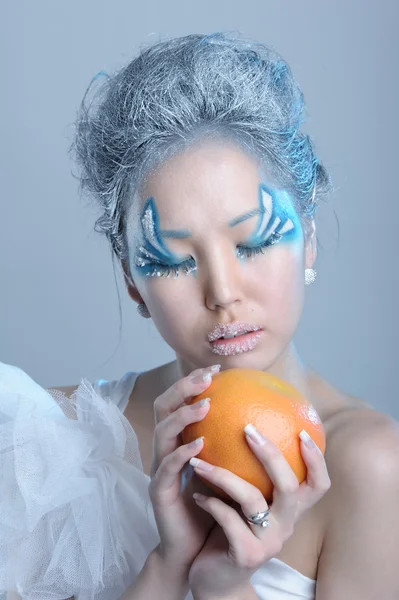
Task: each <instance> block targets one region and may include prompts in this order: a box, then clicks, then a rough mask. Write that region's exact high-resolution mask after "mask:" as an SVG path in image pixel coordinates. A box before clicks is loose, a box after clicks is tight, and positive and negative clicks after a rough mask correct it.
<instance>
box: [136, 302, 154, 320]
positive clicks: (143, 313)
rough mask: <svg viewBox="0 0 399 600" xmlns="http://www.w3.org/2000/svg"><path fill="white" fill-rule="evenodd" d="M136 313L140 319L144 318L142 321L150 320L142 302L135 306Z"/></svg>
mask: <svg viewBox="0 0 399 600" xmlns="http://www.w3.org/2000/svg"><path fill="white" fill-rule="evenodd" d="M137 312H138V313H139V315H140V316H141V317H144V319H151V315H150V313H149V310H148V308H147V307H146V305H145V304H144V302H140V304H138V305H137Z"/></svg>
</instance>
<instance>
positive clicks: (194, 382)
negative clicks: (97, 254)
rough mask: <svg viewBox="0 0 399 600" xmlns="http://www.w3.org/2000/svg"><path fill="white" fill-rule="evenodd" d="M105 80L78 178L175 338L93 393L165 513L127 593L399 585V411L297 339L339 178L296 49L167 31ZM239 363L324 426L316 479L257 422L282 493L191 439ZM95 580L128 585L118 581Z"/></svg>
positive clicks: (128, 579)
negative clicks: (327, 206)
mask: <svg viewBox="0 0 399 600" xmlns="http://www.w3.org/2000/svg"><path fill="white" fill-rule="evenodd" d="M96 84H99V86H100V87H99V91H98V93H97V94H95V96H94V98H93V99H92V100H91V101H89V100H88V96H87V97H85V99H84V102H83V104H82V108H81V112H80V115H79V118H78V121H77V133H76V141H75V144H74V150H75V154H76V157H77V159H78V162H79V164H80V167H81V170H82V176H81V181H82V187H83V189H84V190H85V191H88V192H89V193H91V194H93V195H94V197H95V198H96V199H97V200H98V201H99V202H100V205H101V207H102V211H103V214H102V216H101V218H100V219H99V221H98V224H97V225H98V229H99V230H100V231H102V232H103V233H105V234H106V235H107V237H108V239H109V241H110V244H111V247H112V250H113V252H114V253H115V256H116V257H117V258H118V260H119V261H120V264H121V266H122V269H123V272H124V277H125V281H126V285H127V289H128V292H129V294H130V296H131V298H132V299H133V300H134V301H135V302H136V303H137V304H138V310H139V313H140V315H142V316H143V317H145V318H149V317H151V318H152V319H153V320H154V323H155V325H156V327H157V329H158V330H159V332H160V333H161V335H162V337H163V338H164V339H165V341H166V342H167V343H168V344H169V345H170V346H171V347H172V348H173V349H174V351H175V353H176V360H175V361H173V362H171V363H168V364H166V365H163V366H161V367H159V368H156V369H152V370H150V371H147V372H145V373H134V372H131V373H127V374H126V375H124V376H123V377H122V379H121V380H120V381H118V382H106V381H99V382H97V383H96V385H95V386H94V391H93V392H92V393H93V394H94V396H95V394H97V395H100V396H102V397H104V398H107V397H108V398H111V400H112V402H113V404H114V405H116V406H118V407H119V408H120V410H121V411H122V412H124V415H125V417H126V419H127V420H128V422H129V423H130V425H131V426H132V429H133V430H134V431H135V433H136V435H137V438H138V444H139V448H140V451H141V458H142V462H143V468H144V473H142V474H141V475H142V478H141V483H142V481H143V479H144V480H145V482H146V483H147V485H148V483H149V500H151V503H152V508H153V511H154V516H155V521H156V527H157V530H158V533H157V535H159V539H158V538H157V535H153V534H154V530H155V523H153V526H154V527H153V530H151V532H150V529H148V536H149V537H150V539H149V540H148V543H147V546H146V542H143V543H142V546H143V547H147V550H146V552H147V554H148V556H146V557H144V558H141V559H138V557H137V556H136V560H135V561H134V560H133V561H132V560H131V561H130V563H129V560H127V563H129V565H130V567H129V568H130V571H129V569H128V572H125V575H124V578H122V575H121V573H122V570H123V569H122V568H121V569H120V571H118V574H117V575H115V579H117V578H118V577H120V580H121V581H122V579H123V586H124V587H123V589H124V595H123V598H124V600H128V599H132V600H133V599H136V598H137V599H138V598H140V599H147V598H148V599H150V598H151V599H152V598H156V597H159V596H160V595H161V594H162V597H163V598H170V599H172V598H173V599H175V598H176V599H177V598H184V597H185V596H186V595H187V594H189V593H192V595H193V597H194V598H199V599H206V600H211V599H216V598H217V599H222V598H226V599H227V598H234V599H238V598H245V599H250V598H257V597H259V598H262V599H263V598H264V599H265V600H270V599H283V598H288V597H290V598H291V597H298V598H314V597H316V596H317V598H318V599H322V600H327V599H330V598H331V599H335V598H362V600H367V599H370V600H371V599H372V598H376V597H377V594H378V597H384V598H392V599H393V598H394V597H397V594H399V577H398V574H397V569H396V561H395V558H394V556H395V546H394V544H395V543H396V542H395V539H397V535H399V522H398V518H397V508H396V507H397V501H398V499H399V474H398V469H397V465H396V460H395V456H397V455H398V450H399V437H398V431H397V427H396V423H395V422H394V421H393V420H392V419H390V418H389V417H387V416H386V415H383V414H381V413H379V412H377V411H376V410H373V409H372V408H371V407H370V406H369V405H367V404H366V403H365V402H363V401H361V400H359V399H356V398H353V397H351V396H349V395H347V394H345V393H343V392H341V391H339V390H337V389H335V388H333V387H332V386H331V385H329V384H328V383H327V382H326V381H324V380H323V379H322V378H321V377H320V376H318V375H317V374H316V373H315V372H313V371H312V370H311V369H310V368H309V367H307V366H306V365H305V364H304V363H303V362H302V361H301V359H300V357H299V356H298V354H297V352H296V349H295V346H294V343H293V336H294V333H295V331H296V328H297V325H298V322H299V319H300V316H301V312H302V306H303V301H304V284H305V283H312V282H313V281H314V279H315V277H316V273H315V271H314V270H313V266H314V263H315V260H316V230H315V222H314V215H315V211H316V207H317V204H318V203H319V202H320V200H321V199H322V198H323V197H325V196H326V194H327V193H328V191H329V188H330V183H329V177H328V175H327V173H326V170H325V169H324V167H323V166H322V165H321V163H320V162H319V161H318V159H317V158H316V157H315V155H314V149H313V146H312V143H311V141H310V140H309V138H308V137H307V136H305V135H304V134H303V133H301V131H300V129H299V127H300V124H301V122H302V115H303V110H304V104H303V97H302V94H301V92H300V90H299V88H298V86H297V84H296V83H295V81H294V79H293V77H292V74H291V72H290V70H289V68H288V66H287V65H286V64H285V62H284V61H283V60H282V59H281V58H280V57H278V56H277V55H276V54H274V53H273V52H271V51H270V50H268V49H267V48H265V47H264V46H263V45H262V44H259V43H254V42H249V41H246V40H241V39H233V38H231V37H229V36H226V35H223V34H214V35H210V36H201V35H190V36H186V37H183V38H178V39H173V40H169V41H165V42H160V43H158V44H155V45H154V46H152V47H150V48H148V49H146V50H144V51H142V52H141V53H140V55H139V56H138V57H137V58H136V59H135V60H133V61H132V62H131V63H130V64H129V65H127V66H126V67H125V68H124V69H122V70H121V71H119V72H118V73H117V74H115V75H114V76H113V77H108V76H105V77H104V78H102V77H100V78H97V79H96ZM233 336H235V337H236V339H234V340H233V339H232V337H233ZM215 362H217V363H218V364H213V363H215ZM233 367H243V368H254V369H260V370H265V371H268V372H270V373H273V374H275V375H277V376H279V377H281V378H283V379H285V380H287V381H289V382H290V383H291V384H293V385H294V386H295V387H297V388H298V389H299V390H300V391H301V392H302V393H303V394H304V395H305V396H306V397H307V398H308V400H309V401H310V402H311V403H312V404H313V406H314V407H315V409H316V410H317V412H318V414H319V416H320V418H321V420H322V422H323V425H324V428H325V431H326V436H327V450H326V454H325V457H323V456H322V454H321V453H320V452H319V451H318V450H317V448H315V447H314V444H313V445H312V440H306V436H305V437H304V438H303V439H302V441H301V451H302V454H303V457H304V460H305V462H306V464H307V467H308V476H307V480H306V481H305V482H304V483H303V484H301V485H300V486H299V485H298V482H297V480H296V477H295V476H294V474H293V472H292V471H291V469H290V468H289V466H288V464H287V463H286V461H285V460H284V458H283V457H282V455H281V454H280V453H279V451H278V450H277V449H276V448H275V447H274V445H273V444H272V443H271V442H270V441H268V440H266V439H265V438H263V437H262V436H261V435H260V434H259V432H257V431H256V430H254V428H253V426H252V424H248V426H247V427H246V429H245V432H246V437H247V441H248V444H249V446H250V448H251V449H252V451H253V452H254V454H255V455H256V456H257V457H258V458H259V460H260V461H261V462H262V463H263V465H264V467H265V470H266V471H267V472H268V473H269V475H270V477H271V478H272V480H273V482H274V486H275V487H274V495H273V503H272V505H271V506H268V505H267V503H266V501H265V499H264V498H263V496H262V495H261V493H260V492H259V490H257V489H256V488H254V487H253V486H251V485H250V484H248V483H247V482H245V481H243V480H242V479H240V478H238V477H236V476H235V475H233V474H232V473H230V472H228V471H225V470H223V469H220V468H218V467H214V466H213V465H208V464H207V463H204V462H203V461H198V460H197V459H196V458H195V457H196V455H197V454H198V453H199V452H200V450H201V448H202V447H203V443H204V441H203V440H198V441H197V443H195V444H192V445H189V446H185V445H182V443H181V437H180V434H181V431H182V430H183V429H184V427H185V426H186V425H187V424H188V423H191V422H194V421H198V420H201V419H203V418H205V416H206V414H207V413H208V411H209V410H212V407H211V404H212V402H204V403H202V404H199V405H197V406H195V410H193V409H192V408H191V407H189V406H187V405H186V404H185V402H186V401H187V400H188V399H190V398H191V397H192V396H193V395H196V394H198V393H200V392H202V391H204V390H205V389H207V387H208V386H209V385H210V382H211V379H212V375H213V374H214V373H216V372H218V371H219V370H220V369H223V370H225V369H229V368H233ZM64 391H66V392H67V393H68V394H69V393H71V392H73V391H74V388H71V389H66V390H64ZM85 391H86V395H87V394H88V395H90V393H91V392H90V390H89V392H88V391H87V388H86V390H83V391H82V390H81V391H80V392H78V393H77V392H75V399H76V398H78V397H79V393H80V395H81V396H82V397H83V396H84V393H85ZM86 399H87V398H86ZM61 405H62V403H61ZM154 412H155V419H154ZM130 435H131V432H130ZM188 463H189V464H190V465H191V467H192V468H191V469H190V468H187V464H188ZM193 472H194V473H195V472H196V473H200V474H201V476H202V477H204V478H206V479H208V480H209V481H210V482H214V483H217V485H218V486H219V487H221V488H223V489H224V490H225V491H227V492H228V494H229V495H230V496H231V497H232V498H233V500H234V502H232V503H231V504H227V503H226V502H224V501H222V500H220V499H219V498H217V497H216V496H213V495H212V494H210V492H209V490H207V488H205V486H201V484H200V482H199V480H198V478H196V477H195V476H193ZM182 474H183V475H184V479H183V481H184V482H185V483H184V485H183V486H182V487H181V483H180V482H181V476H182ZM150 478H151V481H150V482H149V479H150ZM138 479H139V476H138V475H137V481H138ZM180 487H181V489H180ZM375 489H378V495H376V494H375V493H373V492H374V490H375ZM371 490H373V491H371ZM102 493H103V494H106V493H107V491H104V490H103V492H102ZM193 494H194V495H193ZM149 500H148V502H149ZM145 501H146V500H145V499H144V501H143V504H142V505H140V504H139V503H136V505H134V508H135V511H134V513H133V512H132V510H131V506H129V510H130V516H131V523H130V524H129V523H127V524H126V527H127V528H130V532H133V533H134V534H136V533H137V528H138V527H139V524H138V521H139V517H138V515H139V514H141V513H140V511H141V510H142V509H143V506H144V504H145ZM120 504H122V503H120ZM113 506H114V510H119V508H118V506H119V505H118V504H117V503H116V504H115V505H113ZM132 506H133V505H132ZM115 507H116V508H115ZM120 510H121V511H122V508H121V509H120ZM371 511H372V512H373V515H372V518H371V519H370V518H369V517H370V515H371ZM108 512H109V514H111V517H112V514H113V513H112V511H108ZM257 513H261V514H260V519H259V522H257V520H256V518H254V517H255V516H256V515H257ZM111 517H110V518H111ZM262 524H263V526H262ZM115 527H117V524H116V525H115ZM130 532H129V535H130ZM133 533H132V535H133ZM121 535H123V534H122V533H121ZM127 537H129V536H127ZM144 537H145V536H144ZM103 543H104V547H105V545H106V542H105V541H104V542H103ZM140 543H141V542H140ZM129 544H131V541H129V539H126V546H129ZM136 544H137V545H136V546H131V547H129V548H128V547H126V548H125V550H126V555H127V554H129V551H130V554H131V553H132V551H133V550H135V549H136V548H138V545H139V542H138V541H137V542H136ZM122 549H123V546H122ZM140 560H141V563H140ZM139 563H140V565H139V568H138V567H137V565H138V564H139ZM133 564H134V565H135V567H136V571H134V568H133V566H132V565H133ZM133 572H134V576H133ZM68 589H69V590H70V589H71V588H69V587H68ZM120 589H121V588H120ZM189 589H190V590H191V592H189ZM74 593H75V596H76V597H77V598H81V597H82V598H83V597H84V598H86V597H89V595H84V594H83V593H82V594H81V595H80V594H79V588H77V589H76V591H75V592H74ZM102 593H103V594H104V595H103V596H101V597H104V598H111V597H112V598H113V597H117V596H115V595H112V594H115V592H112V593H111V591H107V589H106V586H105V587H104V588H103V590H102ZM85 594H86V592H85ZM107 594H108V595H107ZM24 597H25V596H24ZM26 597H29V595H28V594H27V596H26ZM56 597H57V598H58V597H59V596H56ZM60 597H61V596H60ZM96 597H100V595H98V596H96ZM189 597H190V596H189Z"/></svg>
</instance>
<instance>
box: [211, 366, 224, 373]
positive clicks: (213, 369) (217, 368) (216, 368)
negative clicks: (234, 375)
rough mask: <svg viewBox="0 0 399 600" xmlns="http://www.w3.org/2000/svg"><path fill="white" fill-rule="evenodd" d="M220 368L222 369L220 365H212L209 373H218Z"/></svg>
mask: <svg viewBox="0 0 399 600" xmlns="http://www.w3.org/2000/svg"><path fill="white" fill-rule="evenodd" d="M221 368H222V365H213V366H212V367H211V371H212V373H218V372H219V371H220V369H221Z"/></svg>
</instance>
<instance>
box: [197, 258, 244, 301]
mask: <svg viewBox="0 0 399 600" xmlns="http://www.w3.org/2000/svg"><path fill="white" fill-rule="evenodd" d="M241 269H242V268H241V265H240V264H239V261H238V259H237V257H235V256H229V253H226V252H225V253H222V252H220V253H218V255H215V253H213V254H212V256H210V257H209V259H208V261H207V266H206V269H205V273H204V278H205V281H204V295H205V304H206V306H207V308H209V309H210V310H217V309H218V308H223V309H226V308H229V307H232V306H233V305H235V304H237V303H239V302H241V300H242V291H243V281H242V273H241Z"/></svg>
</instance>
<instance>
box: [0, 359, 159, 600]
mask: <svg viewBox="0 0 399 600" xmlns="http://www.w3.org/2000/svg"><path fill="white" fill-rule="evenodd" d="M148 483H149V478H148V477H147V476H146V475H145V474H144V472H143V470H142V463H141V458H140V452H139V448H138V441H137V437H136V435H135V433H134V431H133V429H132V427H131V426H130V424H129V423H128V421H127V420H126V418H125V417H124V416H123V414H122V413H121V412H120V410H119V409H118V408H117V407H116V406H115V405H114V404H113V403H112V402H110V401H109V400H107V399H104V398H102V397H101V396H99V395H98V394H97V393H96V392H95V390H94V389H93V387H92V386H91V385H90V383H89V382H87V381H85V380H83V381H82V383H81V384H80V386H79V388H78V390H77V391H76V392H75V394H74V395H73V397H72V399H68V398H66V397H65V396H64V395H63V394H61V393H60V392H56V391H53V392H46V391H45V390H43V388H41V387H40V386H38V385H37V384H36V383H35V382H34V381H33V380H32V379H31V378H30V377H28V376H27V375H26V374H25V373H24V372H23V371H21V370H20V369H17V368H16V367H11V366H8V365H4V364H2V363H0V598H5V597H6V595H5V592H6V591H7V590H8V591H16V592H18V593H19V594H20V595H21V596H22V598H23V599H24V600H39V599H40V600H65V599H66V598H69V597H70V596H74V597H75V598H77V599H78V600H113V599H115V600H116V599H117V598H119V597H120V596H121V595H122V593H123V592H124V591H125V589H126V588H127V587H128V586H129V584H130V583H131V582H132V581H134V579H135V577H136V576H137V574H138V573H139V572H140V570H141V569H142V567H143V565H144V562H145V560H146V558H147V556H148V554H149V553H150V552H151V550H152V549H153V548H154V547H155V546H156V545H157V544H158V543H159V537H158V532H157V528H156V524H155V519H154V515H153V512H152V507H151V503H150V499H149V495H148Z"/></svg>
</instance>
